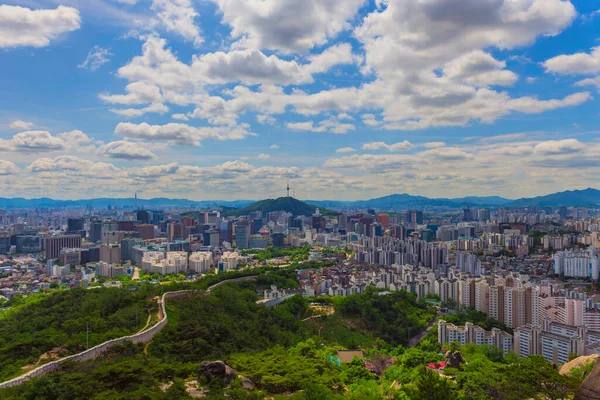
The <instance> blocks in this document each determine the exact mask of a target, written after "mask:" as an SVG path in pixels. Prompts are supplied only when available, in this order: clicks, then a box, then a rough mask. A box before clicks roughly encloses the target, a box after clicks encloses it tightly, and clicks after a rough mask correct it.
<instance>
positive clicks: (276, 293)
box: [0, 197, 600, 364]
mask: <svg viewBox="0 0 600 400" xmlns="http://www.w3.org/2000/svg"><path fill="white" fill-rule="evenodd" d="M285 199H287V200H288V202H289V203H290V204H295V203H299V201H298V200H296V199H293V198H292V197H287V198H285ZM327 211H328V212H327V214H328V215H327V216H326V215H322V214H321V212H320V210H319V208H318V207H315V211H314V213H313V214H312V215H293V214H292V213H291V212H287V211H284V210H281V211H271V212H264V213H263V212H262V211H260V210H258V211H253V212H251V213H249V214H247V215H239V216H227V217H225V216H224V215H222V214H221V213H222V212H223V210H222V209H219V208H217V209H207V210H185V209H168V210H152V211H151V210H144V209H114V208H113V209H111V207H108V209H106V210H94V209H89V208H88V209H85V210H80V209H58V210H52V209H32V210H19V209H9V210H1V211H0V224H1V225H2V227H3V229H4V230H3V231H0V254H2V260H3V261H2V265H1V269H0V270H1V271H2V276H3V278H2V279H0V285H1V286H0V290H1V292H0V293H2V295H3V298H4V301H5V302H8V303H7V304H10V299H11V298H13V297H15V296H27V295H29V294H32V293H38V292H49V291H51V290H53V289H64V288H93V287H96V286H98V285H104V286H115V285H116V286H119V285H120V284H121V283H120V282H122V280H123V279H127V280H129V279H131V280H135V279H140V276H142V277H154V278H157V275H172V276H177V278H176V279H181V280H195V279H198V278H200V277H202V276H203V275H205V274H214V273H219V272H227V271H233V270H239V269H251V268H254V267H259V266H262V265H263V264H264V262H258V261H256V260H254V258H253V252H255V251H257V250H265V249H267V248H275V249H286V248H287V249H289V248H301V247H310V250H309V251H308V254H307V256H306V262H319V261H323V258H324V257H325V256H324V254H326V253H325V252H324V251H323V250H324V249H325V250H326V251H328V252H330V253H331V255H333V257H331V260H332V262H333V265H331V266H328V267H323V268H316V269H315V268H307V269H299V270H297V279H298V288H297V289H288V290H278V288H277V287H276V286H273V287H272V288H271V289H269V290H265V293H264V297H265V299H270V300H274V299H280V298H288V297H290V296H292V295H294V294H298V293H299V294H301V295H302V296H306V297H314V296H322V295H327V296H350V295H353V294H362V293H364V292H365V290H366V288H367V287H368V286H373V287H375V288H378V289H383V290H386V291H398V290H405V291H408V292H410V293H414V294H415V295H416V297H417V299H419V298H424V299H430V298H434V299H436V300H438V301H440V302H441V303H442V304H445V305H447V306H448V307H452V308H456V307H459V308H472V309H475V310H477V311H481V312H483V313H485V314H488V315H489V316H490V317H492V318H494V319H495V320H497V321H500V322H502V323H504V324H505V325H506V326H507V327H508V328H512V329H513V330H514V340H513V339H512V336H511V335H509V336H510V337H511V340H510V342H511V344H510V346H508V345H507V344H506V343H505V342H502V343H501V344H499V345H498V346H501V348H502V349H503V351H505V352H508V351H509V350H513V346H514V350H515V352H516V353H517V354H519V355H520V356H528V355H530V354H541V355H543V356H544V358H546V359H547V360H548V361H551V362H555V363H560V364H564V363H566V362H568V361H569V356H570V355H572V354H578V355H590V354H600V348H599V346H598V345H600V294H599V293H598V287H597V286H596V282H598V278H599V276H598V273H599V260H600V256H599V255H598V251H597V250H596V249H598V248H600V220H599V219H598V218H599V214H598V213H599V209H596V208H587V207H565V206H561V207H536V206H534V207H527V208H523V209H504V208H496V209H490V208H483V207H464V208H460V209H440V210H435V209H425V210H414V209H409V210H404V211H402V212H393V213H387V212H379V210H373V209H369V210H364V211H362V212H361V211H358V210H357V211H354V212H351V213H350V212H337V213H336V212H331V211H330V210H327ZM288 259H289V257H288ZM274 261H277V258H276V257H274V258H273V259H271V260H267V261H266V262H274ZM284 262H285V261H284ZM280 264H281V263H280ZM288 264H289V262H288ZM444 326H445V329H444V330H440V333H439V335H440V342H441V344H444V343H448V342H454V341H455V340H457V341H458V342H460V343H461V344H466V343H469V342H474V343H478V344H483V343H485V342H484V341H481V340H483V339H481V340H480V339H478V338H477V335H475V334H473V333H471V332H470V330H469V329H464V328H456V327H454V326H453V325H444ZM448 329H449V330H448ZM479 329H481V328H479ZM446 330H447V331H448V332H449V333H444V332H445V331H446ZM452 332H458V333H456V334H455V333H452ZM460 332H462V333H463V334H462V335H461V334H460ZM445 335H448V336H447V337H446V336H445ZM452 335H458V336H452ZM513 341H514V344H513ZM563 346H567V347H563ZM563 349H564V350H563Z"/></svg>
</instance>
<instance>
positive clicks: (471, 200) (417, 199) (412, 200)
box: [307, 193, 512, 210]
mask: <svg viewBox="0 0 600 400" xmlns="http://www.w3.org/2000/svg"><path fill="white" fill-rule="evenodd" d="M511 201H512V200H509V199H505V198H503V197H498V196H488V197H476V196H469V197H462V198H457V199H445V198H439V199H432V198H429V197H424V196H412V195H410V194H406V193H401V194H391V195H389V196H383V197H378V198H375V199H370V200H358V201H331V200H307V203H309V204H312V205H315V206H319V207H329V208H339V209H346V208H351V209H356V208H374V209H379V210H393V209H405V208H409V207H453V208H454V207H461V206H466V205H471V206H488V207H494V206H500V205H503V204H506V203H509V202H511Z"/></svg>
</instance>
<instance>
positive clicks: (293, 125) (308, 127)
mask: <svg viewBox="0 0 600 400" xmlns="http://www.w3.org/2000/svg"><path fill="white" fill-rule="evenodd" d="M285 126H286V127H287V128H288V129H292V130H295V131H309V132H330V133H337V134H345V133H348V131H353V130H354V129H356V128H355V126H354V125H353V124H344V123H341V122H339V121H338V120H337V119H335V118H330V119H326V120H323V121H321V122H319V123H318V124H316V125H314V124H313V121H306V122H288V123H286V124H285Z"/></svg>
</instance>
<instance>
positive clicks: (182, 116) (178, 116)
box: [171, 114, 189, 121]
mask: <svg viewBox="0 0 600 400" xmlns="http://www.w3.org/2000/svg"><path fill="white" fill-rule="evenodd" d="M171 118H173V119H176V120H179V121H189V118H188V117H187V115H185V114H173V115H171Z"/></svg>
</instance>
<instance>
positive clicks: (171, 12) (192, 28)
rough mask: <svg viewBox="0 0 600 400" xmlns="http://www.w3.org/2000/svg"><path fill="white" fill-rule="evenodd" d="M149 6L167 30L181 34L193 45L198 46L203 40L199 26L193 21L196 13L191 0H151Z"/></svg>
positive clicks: (196, 15)
mask: <svg viewBox="0 0 600 400" xmlns="http://www.w3.org/2000/svg"><path fill="white" fill-rule="evenodd" d="M151 8H152V10H154V11H157V15H158V18H159V19H160V21H161V22H162V24H163V26H164V27H165V28H166V30H167V31H170V32H174V33H177V34H178V35H181V36H182V37H183V38H184V39H186V40H189V41H191V42H192V43H193V44H194V46H200V45H201V44H202V43H203V42H204V39H203V38H202V35H201V34H200V28H198V26H196V24H195V22H194V19H195V18H196V17H198V13H197V12H196V10H195V9H194V6H193V4H192V1H191V0H153V1H152V6H151Z"/></svg>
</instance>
